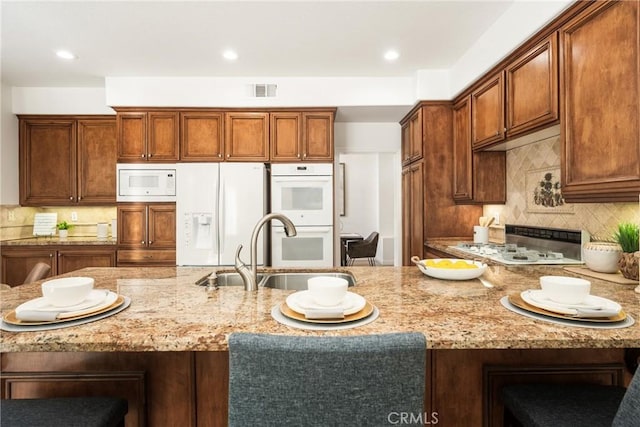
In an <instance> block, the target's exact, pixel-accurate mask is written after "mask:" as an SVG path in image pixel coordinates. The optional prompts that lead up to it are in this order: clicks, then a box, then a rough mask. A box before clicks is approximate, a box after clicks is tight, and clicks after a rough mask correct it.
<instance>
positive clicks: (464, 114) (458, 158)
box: [452, 97, 507, 204]
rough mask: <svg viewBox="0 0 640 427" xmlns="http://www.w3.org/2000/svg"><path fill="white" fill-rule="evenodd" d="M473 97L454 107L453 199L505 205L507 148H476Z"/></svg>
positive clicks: (466, 98) (471, 202) (460, 202)
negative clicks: (489, 149)
mask: <svg viewBox="0 0 640 427" xmlns="http://www.w3.org/2000/svg"><path fill="white" fill-rule="evenodd" d="M470 107H471V97H464V98H462V99H461V100H460V101H458V102H457V103H456V104H455V105H454V107H453V138H452V140H453V200H455V201H456V203H459V204H490V203H495V204H503V203H505V202H506V198H507V163H506V159H507V157H506V153H505V152H504V151H473V148H472V144H471V125H470V121H471V108H470Z"/></svg>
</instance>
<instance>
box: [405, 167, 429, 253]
mask: <svg viewBox="0 0 640 427" xmlns="http://www.w3.org/2000/svg"><path fill="white" fill-rule="evenodd" d="M424 186H425V182H424V169H423V165H422V162H415V163H414V164H411V165H409V166H405V167H404V168H403V169H402V263H403V265H411V257H412V256H414V255H415V256H417V257H418V258H420V259H423V252H424V247H423V245H424V229H423V217H424V215H423V207H424Z"/></svg>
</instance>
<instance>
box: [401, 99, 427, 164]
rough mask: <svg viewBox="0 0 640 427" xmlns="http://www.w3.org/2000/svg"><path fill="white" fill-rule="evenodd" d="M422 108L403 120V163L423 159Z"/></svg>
mask: <svg viewBox="0 0 640 427" xmlns="http://www.w3.org/2000/svg"><path fill="white" fill-rule="evenodd" d="M422 123H423V118H422V109H418V110H417V111H415V112H414V113H413V114H412V115H411V116H410V117H409V118H408V119H407V120H406V121H404V120H403V121H402V122H401V123H400V125H401V126H402V147H401V155H402V164H403V165H408V164H409V163H411V162H415V161H417V160H420V159H422V156H423V145H424V137H423V129H422Z"/></svg>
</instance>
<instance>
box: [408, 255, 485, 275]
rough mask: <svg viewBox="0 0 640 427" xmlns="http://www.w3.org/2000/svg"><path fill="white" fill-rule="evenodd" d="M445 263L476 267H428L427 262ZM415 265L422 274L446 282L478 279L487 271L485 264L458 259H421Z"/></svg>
mask: <svg viewBox="0 0 640 427" xmlns="http://www.w3.org/2000/svg"><path fill="white" fill-rule="evenodd" d="M442 261H444V262H445V263H446V262H447V261H448V263H449V264H451V265H454V264H455V263H457V262H464V263H466V264H468V265H471V266H474V267H473V268H463V269H457V268H442V267H438V266H428V265H426V264H427V262H433V263H435V264H438V263H441V262H442ZM415 264H416V265H417V266H418V268H419V269H420V271H422V273H424V274H426V275H427V276H431V277H435V278H436V279H445V280H471V279H475V278H477V277H480V276H482V273H484V272H485V270H486V269H487V264H484V263H482V262H480V261H470V260H468V259H457V258H436V259H430V260H427V259H421V260H419V261H415Z"/></svg>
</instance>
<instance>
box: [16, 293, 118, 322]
mask: <svg viewBox="0 0 640 427" xmlns="http://www.w3.org/2000/svg"><path fill="white" fill-rule="evenodd" d="M117 299H118V294H117V293H115V292H112V291H109V290H105V289H94V290H93V291H91V293H90V294H89V296H88V297H87V299H85V300H84V301H83V302H81V303H79V304H75V305H70V306H66V307H58V306H54V305H51V304H48V303H47V301H46V299H45V298H44V297H40V298H35V299H32V300H29V301H27V302H25V303H23V304H20V305H19V306H18V307H16V309H15V317H16V319H17V320H20V321H23V322H47V321H50V322H52V321H56V320H65V319H71V318H77V317H79V316H86V315H91V314H93V313H97V312H99V311H101V310H103V309H105V308H107V307H110V306H111V305H113V304H114V303H115V302H116V300H117Z"/></svg>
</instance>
